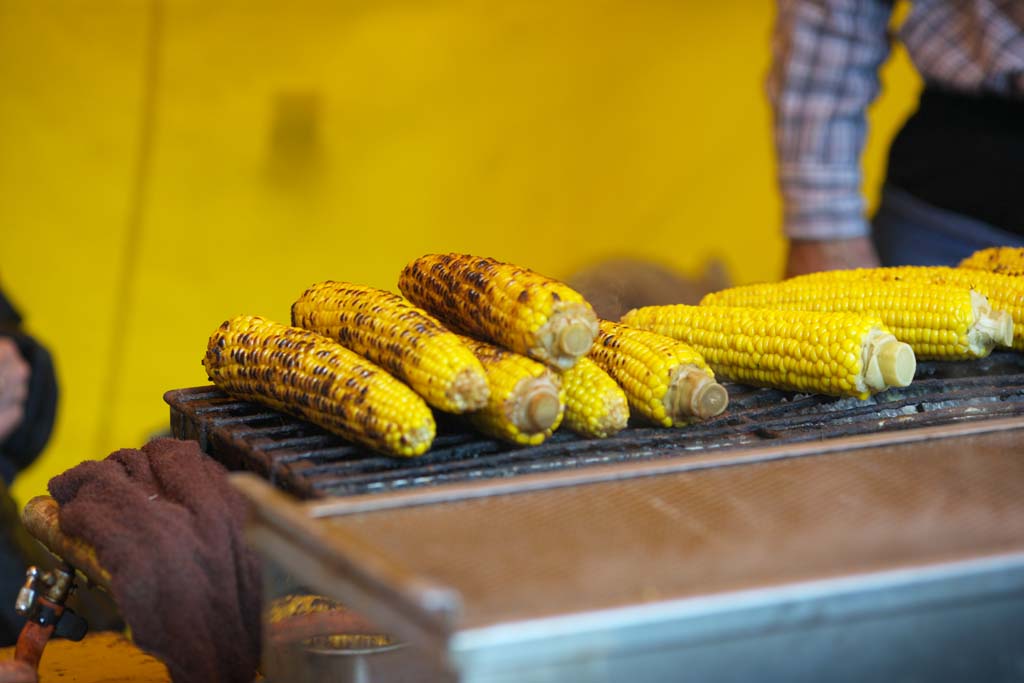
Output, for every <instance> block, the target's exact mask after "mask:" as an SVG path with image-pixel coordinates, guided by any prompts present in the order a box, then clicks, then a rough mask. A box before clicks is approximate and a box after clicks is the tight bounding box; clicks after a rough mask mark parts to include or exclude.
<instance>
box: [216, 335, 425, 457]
mask: <svg viewBox="0 0 1024 683" xmlns="http://www.w3.org/2000/svg"><path fill="white" fill-rule="evenodd" d="M203 366H204V367H205V368H206V373H207V375H208V376H209V377H210V379H211V380H212V381H213V383H214V384H216V385H217V386H218V387H220V388H221V389H223V390H224V391H226V392H227V393H229V394H231V395H232V396H235V397H237V398H241V399H244V400H250V401H257V402H259V403H263V404H266V405H268V406H270V407H272V408H275V409H277V410H280V411H282V412H286V413H289V414H291V415H295V416H296V417H299V418H302V419H305V420H308V421H310V422H313V423H314V424H317V425H320V426H321V427H323V428H324V429H327V430H328V431H331V432H334V433H335V434H338V435H339V436H341V437H343V438H345V439H348V440H350V441H355V442H358V443H361V444H363V445H365V446H368V447H370V448H373V449H375V450H379V451H382V452H385V453H388V454H391V455H399V456H414V455H420V454H421V453H423V452H425V451H426V450H427V449H428V448H430V444H431V443H432V442H433V439H434V433H435V425H434V417H433V415H432V414H431V412H430V408H428V407H427V404H426V403H424V402H423V399H421V398H420V397H419V396H417V395H416V393H415V392H413V390H412V389H410V388H409V387H407V386H406V385H404V384H402V383H401V382H400V381H398V380H397V379H395V378H394V377H392V376H391V375H389V374H388V373H387V372H385V371H384V370H383V369H382V368H379V367H377V366H376V365H373V364H372V363H371V362H370V361H368V360H367V359H365V358H363V357H361V356H359V355H357V354H355V353H353V352H352V351H350V350H348V349H346V348H345V347H343V346H341V345H339V344H337V343H336V342H333V341H331V340H330V339H327V338H326V337H323V336H321V335H319V334H316V333H314V332H310V331H308V330H303V329H300V328H297V327H289V326H287V325H279V324H277V323H273V322H270V321H268V320H265V319H263V318H260V317H257V316H237V317H235V318H232V319H230V320H229V321H227V323H225V324H224V325H221V326H220V327H219V328H218V329H217V331H215V332H214V333H213V336H211V337H210V341H209V344H208V345H207V350H206V356H205V357H204V358H203Z"/></svg>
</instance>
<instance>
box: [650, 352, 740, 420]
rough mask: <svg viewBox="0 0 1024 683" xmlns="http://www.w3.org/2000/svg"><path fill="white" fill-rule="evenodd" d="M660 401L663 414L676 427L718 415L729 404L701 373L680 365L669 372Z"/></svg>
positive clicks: (722, 390) (723, 393)
mask: <svg viewBox="0 0 1024 683" xmlns="http://www.w3.org/2000/svg"><path fill="white" fill-rule="evenodd" d="M663 402H664V405H665V413H666V415H667V416H668V418H669V419H670V420H671V421H672V423H673V424H677V423H685V422H687V421H689V419H690V418H699V419H702V420H703V419H707V418H710V417H714V416H716V415H720V414H721V413H722V411H724V410H725V408H726V406H728V405H729V394H728V392H726V390H725V387H723V386H722V385H721V384H719V383H718V382H716V381H715V380H714V379H712V378H711V376H710V375H708V373H706V372H705V371H704V370H702V369H700V368H698V367H697V366H695V365H681V366H679V367H677V368H675V369H674V370H673V372H672V378H671V380H670V382H669V387H668V391H666V392H665V396H664V398H663Z"/></svg>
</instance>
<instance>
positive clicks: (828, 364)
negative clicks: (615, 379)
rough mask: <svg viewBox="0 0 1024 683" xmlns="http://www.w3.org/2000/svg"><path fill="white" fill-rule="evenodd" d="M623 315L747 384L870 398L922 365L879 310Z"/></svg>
mask: <svg viewBox="0 0 1024 683" xmlns="http://www.w3.org/2000/svg"><path fill="white" fill-rule="evenodd" d="M622 320H623V322H625V323H626V324H628V325H632V326H634V327H639V328H641V329H646V330H652V331H654V332H658V333H660V334H664V335H667V336H669V337H674V338H676V339H680V340H682V341H685V342H687V343H689V344H691V345H692V346H693V347H694V348H696V349H697V350H698V351H700V353H701V354H702V355H703V356H704V358H705V359H706V360H707V362H708V365H710V366H711V367H712V368H713V369H714V371H715V373H716V374H718V375H719V376H720V377H725V378H727V379H732V380H735V381H737V382H743V383H745V384H756V385H762V386H769V387H776V388H779V389H790V390H794V391H807V392H813V393H820V394H831V395H835V396H857V397H858V398H862V399H863V398H867V397H868V396H869V395H870V394H872V393H874V392H877V391H882V390H884V389H887V388H889V387H890V386H899V387H904V386H907V385H908V384H910V381H911V380H912V379H913V377H914V371H915V370H916V367H917V364H916V360H915V358H914V352H913V350H911V348H910V346H908V345H907V344H905V343H903V342H900V341H898V340H897V339H896V337H894V336H893V335H892V333H891V332H889V331H888V329H886V327H885V325H884V324H883V323H882V321H881V320H879V319H878V318H876V317H872V316H866V315H861V314H859V313H816V312H809V311H776V310H772V309H767V308H732V307H727V306H686V305H682V304H678V305H673V306H648V307H646V308H638V309H634V310H632V311H630V312H629V313H627V314H626V315H624V316H623V317H622Z"/></svg>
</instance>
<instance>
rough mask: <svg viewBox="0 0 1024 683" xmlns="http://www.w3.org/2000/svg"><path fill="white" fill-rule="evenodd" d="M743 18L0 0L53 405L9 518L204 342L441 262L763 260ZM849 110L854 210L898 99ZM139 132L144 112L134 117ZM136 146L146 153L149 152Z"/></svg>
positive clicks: (454, 1) (354, 3)
mask: <svg viewBox="0 0 1024 683" xmlns="http://www.w3.org/2000/svg"><path fill="white" fill-rule="evenodd" d="M772 16H773V12H772V7H771V3H769V2H764V1H757V2H755V1H753V0H750V1H742V2H719V3H707V2H702V1H700V0H683V1H680V0H673V1H668V0H642V1H638V0H604V1H594V0H555V1H554V2H551V1H547V2H540V1H534V0H522V1H516V2H504V3H499V2H495V1H493V0H490V1H483V0H464V1H461V2H460V1H458V0H417V1H416V2H409V1H406V0H373V1H370V0H350V1H349V2H340V3H339V2H313V1H311V0H303V1H301V2H290V3H281V2H276V1H271V0H259V1H256V0H253V1H246V2H243V1H241V0H235V1H228V0H222V1H220V2H209V1H206V0H204V1H200V0H166V1H165V2H155V1H154V0H150V1H149V2H142V1H141V0H104V2H87V1H84V0H60V1H58V0H0V284H2V286H3V287H4V288H5V290H6V291H7V292H8V293H9V294H10V295H11V296H12V297H13V298H14V299H15V300H16V301H17V302H18V303H19V304H20V305H21V307H22V308H23V309H24V311H25V313H26V314H27V317H28V323H29V327H30V329H31V330H33V331H34V332H36V333H37V334H38V336H39V337H41V338H42V339H43V340H44V341H45V342H47V343H48V344H49V345H50V346H51V348H52V349H53V350H54V353H55V355H56V359H57V363H58V369H59V371H60V375H61V383H62V387H63V390H64V394H63V400H62V405H61V411H60V415H59V421H58V428H57V432H56V435H55V438H54V439H53V441H52V442H51V445H50V447H49V448H48V450H47V451H46V453H45V455H44V457H43V458H42V459H41V460H40V461H39V462H38V463H37V465H36V466H35V467H33V468H32V469H31V470H30V471H29V472H28V473H27V474H25V475H24V476H22V477H21V478H20V480H19V482H18V484H17V486H16V489H15V490H16V493H17V494H18V495H19V497H21V498H22V499H24V498H26V497H27V496H29V495H34V494H35V493H37V492H41V491H42V489H43V487H44V486H45V481H46V480H47V479H48V478H49V477H50V476H52V475H53V474H54V473H56V472H59V471H62V470H64V469H66V468H67V467H70V466H71V465H73V464H75V463H77V462H78V461H80V460H82V459H84V458H97V457H102V456H104V455H106V454H107V453H108V452H110V451H111V450H113V449H115V448H118V447H134V446H138V445H141V444H142V443H143V442H144V441H145V440H146V439H147V438H148V437H149V436H150V435H151V434H153V433H155V432H157V431H159V430H161V429H165V428H166V423H167V408H166V406H165V405H164V404H163V402H162V398H161V397H162V394H163V392H164V391H165V390H167V389H171V388H176V387H182V386H189V385H195V384H200V383H204V382H205V375H204V373H203V371H202V368H201V366H200V363H199V359H200V357H201V355H202V352H203V350H204V348H205V342H206V337H207V336H208V335H209V333H210V332H211V331H212V329H213V328H214V327H215V326H216V325H217V324H219V323H220V322H221V321H222V320H224V319H225V318H226V317H228V316H230V315H233V314H235V313H240V312H251V313H259V314H263V315H267V316H270V317H273V318H276V319H282V320H283V319H286V318H287V314H288V304H289V303H290V301H291V300H292V299H293V298H294V297H295V296H297V295H298V294H299V293H300V292H301V291H302V289H303V288H304V287H305V286H306V285H308V284H309V283H311V282H313V281H315V280H318V279H324V278H335V279H349V280H354V281H358V282H364V283H367V284H371V285H376V286H381V287H386V288H393V287H394V285H395V280H396V277H397V273H398V271H399V270H400V269H401V267H402V266H403V265H404V264H405V263H406V262H407V261H408V260H410V259H411V258H413V257H415V256H417V255H418V254H420V253H424V252H428V251H439V250H460V251H469V252H477V253H484V254H489V255H493V256H496V257H499V258H502V259H505V260H510V261H515V262H520V263H522V264H524V265H528V266H531V267H533V268H535V269H537V270H540V271H542V272H544V273H547V274H550V275H553V276H556V277H564V276H567V275H568V274H570V273H571V272H573V271H575V270H577V269H578V268H580V267H583V266H586V265H589V264H591V263H593V262H594V261H596V260H598V259H601V258H604V257H609V256H623V255H630V256H639V257H646V258H650V259H654V260H656V261H659V262H661V263H664V264H667V265H670V266H672V267H675V268H677V269H679V270H680V271H682V272H684V273H695V272H697V271H698V270H699V269H700V268H701V267H702V265H703V263H704V262H705V261H706V260H707V259H708V258H709V257H712V256H717V257H719V258H721V259H722V260H723V261H724V262H725V264H726V266H727V267H728V269H729V272H730V273H731V275H732V277H733V278H734V279H735V280H737V281H750V280H756V279H767V278H771V277H774V276H776V275H777V274H778V272H779V270H780V268H781V263H782V258H783V243H782V240H781V239H780V237H779V236H778V222H779V219H778V215H779V203H778V198H777V195H776V192H775V189H774V184H773V176H772V157H771V146H770V135H769V114H768V107H767V104H766V102H765V98H764V87H763V82H764V75H765V73H766V71H767V68H768V59H769V30H770V25H771V21H772ZM885 82H886V83H887V84H889V85H890V86H891V87H887V93H886V95H885V96H884V97H883V99H882V101H880V103H879V105H878V106H877V107H876V108H875V109H874V111H873V112H872V121H871V122H872V127H873V128H872V130H873V135H872V140H871V145H870V147H869V149H868V151H867V152H866V154H865V160H866V167H867V177H866V183H865V184H866V187H867V189H868V192H869V195H870V196H871V197H872V198H873V197H874V196H875V195H876V193H877V186H878V182H879V179H880V173H881V167H882V163H883V156H884V148H885V144H886V140H887V139H888V138H889V137H890V136H891V134H892V132H893V131H894V129H895V127H896V126H897V125H898V123H899V121H900V120H902V118H903V117H904V116H905V115H906V113H907V112H908V110H909V108H910V107H911V106H912V103H913V98H914V95H915V94H916V90H917V88H918V83H917V81H916V77H915V76H913V74H912V72H911V70H910V68H909V67H908V65H907V63H906V59H905V57H904V56H903V55H901V54H898V55H897V59H896V60H894V62H893V63H892V64H890V65H889V67H887V71H886V74H885ZM147 112H149V113H147ZM147 140H148V144H147Z"/></svg>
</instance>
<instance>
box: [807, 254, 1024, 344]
mask: <svg viewBox="0 0 1024 683" xmlns="http://www.w3.org/2000/svg"><path fill="white" fill-rule="evenodd" d="M810 280H875V281H881V282H893V281H896V282H928V283H931V284H936V285H956V286H958V287H964V288H967V289H973V290H974V291H976V292H978V293H979V294H981V295H982V296H984V297H985V298H986V299H988V303H989V305H990V306H991V307H992V308H993V309H995V310H997V311H1006V312H1007V313H1009V314H1010V318H1011V319H1012V320H1013V348H1014V349H1016V350H1018V351H1024V278H1019V277H1015V276H1013V275H1003V274H1002V273H989V272H987V271H984V270H973V269H970V268H950V267H948V266H893V267H890V268H857V269H854V270H829V271H825V272H821V273H810V274H809V275H801V276H800V277H795V278H792V279H791V280H787V282H806V281H810Z"/></svg>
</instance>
